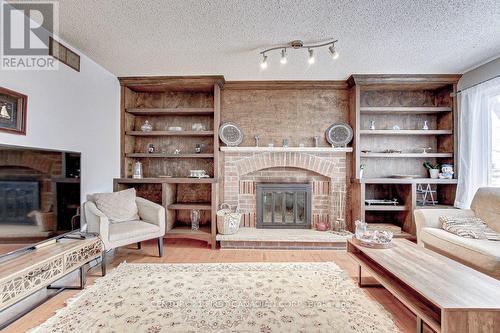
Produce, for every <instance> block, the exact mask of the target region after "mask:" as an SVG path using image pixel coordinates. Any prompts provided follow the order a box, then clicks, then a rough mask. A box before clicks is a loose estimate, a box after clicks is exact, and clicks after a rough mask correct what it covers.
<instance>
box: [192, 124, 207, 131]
mask: <svg viewBox="0 0 500 333" xmlns="http://www.w3.org/2000/svg"><path fill="white" fill-rule="evenodd" d="M191 129H192V130H193V131H198V132H199V131H204V130H205V126H204V125H203V124H202V123H194V124H193V125H191Z"/></svg>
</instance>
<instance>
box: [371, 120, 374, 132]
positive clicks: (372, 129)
mask: <svg viewBox="0 0 500 333" xmlns="http://www.w3.org/2000/svg"><path fill="white" fill-rule="evenodd" d="M370 130H371V131H374V130H375V120H372V121H370Z"/></svg>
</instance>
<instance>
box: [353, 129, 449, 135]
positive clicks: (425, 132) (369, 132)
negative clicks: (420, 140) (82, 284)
mask: <svg viewBox="0 0 500 333" xmlns="http://www.w3.org/2000/svg"><path fill="white" fill-rule="evenodd" d="M359 133H360V134H362V135H451V134H453V131H452V130H360V131H359Z"/></svg>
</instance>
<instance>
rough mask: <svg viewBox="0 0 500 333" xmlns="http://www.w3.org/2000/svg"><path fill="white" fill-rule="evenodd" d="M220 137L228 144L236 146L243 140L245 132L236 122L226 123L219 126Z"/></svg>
mask: <svg viewBox="0 0 500 333" xmlns="http://www.w3.org/2000/svg"><path fill="white" fill-rule="evenodd" d="M219 138H220V139H221V140H222V142H224V143H225V144H226V145H227V146H230V147H236V146H238V145H239V144H240V143H241V142H242V141H243V132H242V131H241V129H240V128H239V126H238V125H236V124H235V123H230V122H227V123H224V124H222V125H221V126H220V128H219Z"/></svg>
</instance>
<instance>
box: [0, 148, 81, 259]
mask: <svg viewBox="0 0 500 333" xmlns="http://www.w3.org/2000/svg"><path fill="white" fill-rule="evenodd" d="M79 207H80V153H76V152H67V151H55V150H48V149H38V148H27V147H15V146H7V145H0V257H2V256H3V257H5V256H7V255H8V254H10V253H11V252H14V251H16V250H19V251H18V252H20V251H21V250H24V249H27V248H31V247H32V246H33V245H34V244H36V243H39V242H42V241H45V240H47V239H50V238H53V237H58V236H60V235H63V234H65V233H67V232H69V231H73V230H78V229H80V219H79Z"/></svg>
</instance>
